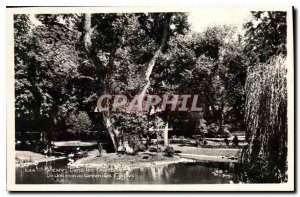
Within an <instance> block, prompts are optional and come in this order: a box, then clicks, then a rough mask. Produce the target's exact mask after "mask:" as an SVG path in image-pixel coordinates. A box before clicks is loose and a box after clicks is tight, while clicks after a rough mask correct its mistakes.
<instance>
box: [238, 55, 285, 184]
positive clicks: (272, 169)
mask: <svg viewBox="0 0 300 197" xmlns="http://www.w3.org/2000/svg"><path fill="white" fill-rule="evenodd" d="M286 73H287V68H286V60H285V55H283V54H279V55H276V56H273V57H271V58H270V59H269V61H268V62H267V63H260V64H258V65H255V66H254V67H251V68H249V71H248V76H247V80H246V85H245V90H246V109H245V121H246V125H247V136H246V139H247V140H248V146H247V147H245V149H244V151H243V155H242V160H243V161H242V162H243V164H244V167H245V168H244V169H245V170H244V172H243V175H242V181H243V182H252V183H253V182H257V183H263V182H268V183H273V182H283V181H285V180H286V179H287V174H286V171H287V81H286Z"/></svg>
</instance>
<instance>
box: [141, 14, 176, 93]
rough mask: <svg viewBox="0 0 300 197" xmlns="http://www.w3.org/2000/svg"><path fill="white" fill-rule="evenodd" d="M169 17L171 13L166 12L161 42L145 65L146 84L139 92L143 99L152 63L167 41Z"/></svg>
mask: <svg viewBox="0 0 300 197" xmlns="http://www.w3.org/2000/svg"><path fill="white" fill-rule="evenodd" d="M170 19H171V14H169V13H167V14H166V16H165V21H164V34H163V37H162V40H161V43H160V45H159V47H158V49H157V50H156V51H155V53H154V55H153V58H152V59H151V61H150V62H149V64H148V67H147V70H146V73H145V81H146V84H145V86H144V88H143V89H142V91H141V92H140V98H141V99H143V98H144V97H145V95H146V93H147V90H148V88H149V86H150V76H151V74H152V71H153V68H154V65H155V63H156V60H157V58H158V56H159V55H160V53H161V51H162V49H163V47H164V46H165V44H166V41H167V37H168V35H169V26H170Z"/></svg>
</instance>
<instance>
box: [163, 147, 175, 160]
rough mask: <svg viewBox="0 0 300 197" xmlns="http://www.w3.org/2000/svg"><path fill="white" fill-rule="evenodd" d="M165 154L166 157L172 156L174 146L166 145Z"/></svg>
mask: <svg viewBox="0 0 300 197" xmlns="http://www.w3.org/2000/svg"><path fill="white" fill-rule="evenodd" d="M164 152H165V155H166V156H167V157H173V156H174V153H175V151H174V148H173V147H172V146H167V147H166V148H165V151H164Z"/></svg>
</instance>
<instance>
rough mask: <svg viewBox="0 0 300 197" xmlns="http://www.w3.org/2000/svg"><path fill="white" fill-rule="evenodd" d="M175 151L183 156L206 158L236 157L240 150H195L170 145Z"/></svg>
mask: <svg viewBox="0 0 300 197" xmlns="http://www.w3.org/2000/svg"><path fill="white" fill-rule="evenodd" d="M170 146H172V147H173V148H174V150H175V151H180V152H181V153H185V154H195V155H206V156H225V157H230V156H238V155H239V153H240V151H241V150H240V149H229V148H224V149H219V148H197V147H192V146H184V145H178V144H170Z"/></svg>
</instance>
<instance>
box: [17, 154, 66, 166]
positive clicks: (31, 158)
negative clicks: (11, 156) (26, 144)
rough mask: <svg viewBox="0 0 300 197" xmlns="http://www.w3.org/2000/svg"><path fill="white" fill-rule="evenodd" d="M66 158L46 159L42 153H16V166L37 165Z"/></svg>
mask: <svg viewBox="0 0 300 197" xmlns="http://www.w3.org/2000/svg"><path fill="white" fill-rule="evenodd" d="M62 158H64V157H54V156H51V157H46V156H45V155H43V154H40V153H35V152H32V151H16V157H15V160H16V164H17V165H18V164H28V165H31V164H35V163H40V162H45V161H53V160H57V159H62Z"/></svg>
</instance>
